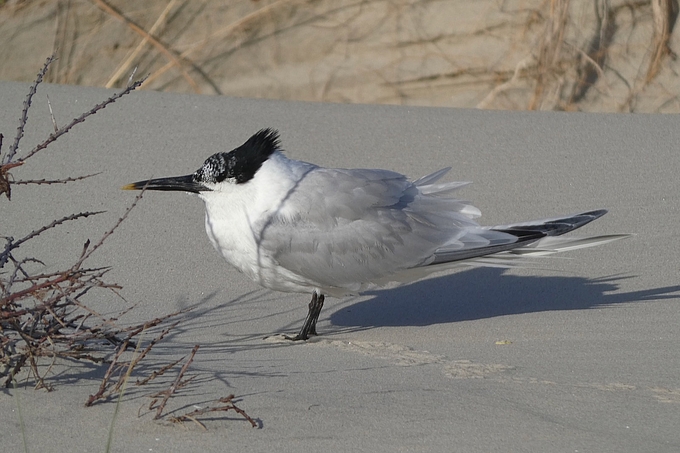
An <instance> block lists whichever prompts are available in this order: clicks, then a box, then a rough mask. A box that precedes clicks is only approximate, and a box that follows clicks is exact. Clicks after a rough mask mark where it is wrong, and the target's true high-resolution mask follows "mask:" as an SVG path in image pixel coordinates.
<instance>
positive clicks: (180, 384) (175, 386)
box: [154, 345, 200, 420]
mask: <svg viewBox="0 0 680 453" xmlns="http://www.w3.org/2000/svg"><path fill="white" fill-rule="evenodd" d="M199 347H200V345H194V347H193V349H192V350H191V354H190V355H189V358H188V359H187V361H186V363H185V364H184V365H183V366H182V369H181V370H180V371H179V373H178V374H177V378H176V379H175V382H173V383H172V385H171V386H170V387H169V388H168V389H167V390H164V391H162V392H159V393H157V394H156V395H157V396H161V395H162V396H163V399H162V400H161V403H160V404H159V405H158V408H156V416H155V417H154V419H156V420H157V419H159V418H161V415H162V414H163V409H165V405H166V404H167V402H168V400H169V399H170V397H171V396H172V395H173V394H174V393H175V392H176V391H177V390H178V389H179V388H181V387H183V386H184V385H186V383H187V382H188V381H189V380H191V379H193V377H191V378H189V379H188V380H185V381H183V380H182V378H183V377H184V373H186V371H187V369H188V368H189V365H191V362H193V361H194V356H195V355H196V352H197V351H198V348H199Z"/></svg>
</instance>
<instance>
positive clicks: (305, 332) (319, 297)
mask: <svg viewBox="0 0 680 453" xmlns="http://www.w3.org/2000/svg"><path fill="white" fill-rule="evenodd" d="M324 300H325V297H324V295H323V294H317V293H316V292H314V293H313V294H312V301H311V302H310V303H309V311H308V312H307V318H305V322H304V323H303V324H302V328H301V329H300V333H298V334H297V335H295V336H294V337H286V338H288V339H289V340H293V341H298V340H308V339H309V336H310V335H317V333H316V322H317V321H318V320H319V315H320V314H321V309H322V308H323V302H324Z"/></svg>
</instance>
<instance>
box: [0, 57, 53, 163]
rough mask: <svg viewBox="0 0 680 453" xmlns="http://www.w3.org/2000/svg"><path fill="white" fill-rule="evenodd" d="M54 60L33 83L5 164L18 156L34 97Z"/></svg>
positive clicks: (44, 67) (47, 61) (48, 63)
mask: <svg viewBox="0 0 680 453" xmlns="http://www.w3.org/2000/svg"><path fill="white" fill-rule="evenodd" d="M54 59H55V57H54V55H52V56H50V57H49V58H47V60H46V61H45V64H44V65H43V67H42V69H41V70H40V72H38V76H37V77H36V79H35V82H33V85H31V88H30V89H29V90H28V94H27V95H26V100H25V101H24V108H23V110H22V111H21V117H20V118H19V127H18V128H17V135H16V137H15V138H14V143H12V146H10V148H9V151H8V153H7V155H6V156H5V158H4V159H3V160H2V163H3V164H8V163H10V162H12V159H13V158H14V155H15V154H16V152H17V149H18V148H19V142H20V141H21V139H22V137H23V136H24V127H26V121H28V109H29V108H30V107H31V100H32V99H33V95H34V94H35V92H36V90H37V89H38V85H39V84H40V82H42V80H43V77H45V73H46V72H47V68H49V66H50V64H51V63H52V62H53V61H54Z"/></svg>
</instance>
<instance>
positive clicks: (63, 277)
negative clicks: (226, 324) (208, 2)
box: [0, 56, 255, 426]
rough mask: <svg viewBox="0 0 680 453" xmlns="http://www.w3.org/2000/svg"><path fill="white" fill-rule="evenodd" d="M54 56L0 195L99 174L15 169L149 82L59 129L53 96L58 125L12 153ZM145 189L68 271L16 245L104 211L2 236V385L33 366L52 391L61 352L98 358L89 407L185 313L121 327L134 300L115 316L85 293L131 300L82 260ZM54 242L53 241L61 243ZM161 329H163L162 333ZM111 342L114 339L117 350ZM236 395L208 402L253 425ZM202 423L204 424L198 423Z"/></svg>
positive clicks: (0, 175)
mask: <svg viewBox="0 0 680 453" xmlns="http://www.w3.org/2000/svg"><path fill="white" fill-rule="evenodd" d="M53 61H54V57H53V56H52V57H50V58H48V59H47V61H46V62H45V65H44V66H43V68H42V70H41V71H40V72H39V74H38V77H37V78H36V81H35V82H34V84H33V85H32V86H31V89H30V91H29V94H28V96H27V97H26V100H25V101H24V108H23V111H22V115H21V118H20V123H19V127H18V129H17V136H16V138H15V141H14V144H13V145H12V147H11V148H10V151H9V152H8V153H7V155H5V157H4V158H3V159H0V162H2V164H1V165H0V194H2V193H5V194H6V196H7V198H8V199H10V196H11V185H12V184H48V185H49V184H63V183H67V182H74V181H80V180H82V179H84V178H87V177H90V176H94V175H87V176H79V177H71V178H64V179H59V180H46V179H41V180H30V181H14V180H13V178H11V175H10V173H9V170H10V169H13V168H17V167H20V166H21V165H23V164H24V163H25V161H26V160H27V159H29V158H30V157H32V156H33V155H35V154H36V153H37V152H39V151H40V150H42V149H45V148H47V147H48V146H49V145H50V144H51V143H52V142H54V141H55V140H57V138H59V137H60V136H62V135H64V134H66V133H68V132H69V131H70V130H71V128H73V126H75V125H76V124H78V123H81V122H83V121H85V119H86V118H87V117H89V116H90V115H93V114H94V113H96V112H97V111H99V110H101V109H103V108H104V107H106V106H107V105H108V104H110V103H112V102H114V101H115V100H117V99H119V98H120V97H122V96H124V95H126V94H128V93H130V92H131V91H133V90H134V89H136V88H137V87H138V86H139V85H141V83H142V82H143V80H140V81H137V82H134V83H132V82H131V81H130V82H129V83H128V86H127V88H126V89H125V90H124V91H122V92H120V93H118V94H115V95H114V96H111V97H110V98H108V99H107V100H106V101H104V102H102V103H100V104H97V105H96V106H95V107H93V108H92V109H90V110H89V111H88V112H86V113H84V114H82V115H80V116H79V117H77V118H75V119H74V120H72V121H71V122H70V123H69V124H67V125H66V126H64V127H62V128H61V129H58V128H57V125H56V120H55V118H54V114H53V113H52V108H51V107H52V106H51V103H50V104H48V105H49V107H50V113H51V118H52V124H53V126H54V130H55V132H54V133H52V134H50V135H49V137H48V138H47V139H46V140H45V141H44V142H43V143H41V144H40V145H38V146H36V147H35V148H34V149H33V150H32V151H31V152H29V153H28V154H26V155H25V156H24V157H22V158H19V159H16V160H14V158H15V155H16V151H17V149H18V146H19V142H20V141H21V139H22V137H23V135H24V128H25V126H26V122H27V119H28V109H29V108H30V106H31V101H32V97H33V95H34V94H35V92H36V90H37V87H38V85H39V84H40V82H42V80H43V77H44V76H45V73H46V71H47V69H48V67H49V65H50V64H51V63H52V62H53ZM48 102H49V101H48ZM2 139H3V136H2V134H0V156H1V151H2ZM143 193H144V192H143V191H142V192H140V194H139V195H138V196H137V197H136V198H135V200H134V202H133V203H132V204H131V205H130V206H129V207H128V208H127V210H126V211H125V212H124V213H123V215H122V216H121V217H120V218H119V219H118V221H117V222H116V223H115V224H114V225H113V227H112V228H111V229H109V230H108V231H107V232H106V233H104V234H103V236H102V237H101V239H100V240H99V241H97V242H96V243H95V244H94V245H91V242H90V241H89V240H87V241H85V242H84V244H83V248H82V251H81V253H80V255H79V256H78V258H77V259H76V260H75V263H74V264H73V265H71V266H70V267H68V268H66V269H64V270H58V271H54V272H47V273H46V272H34V271H33V269H32V268H33V267H34V266H44V264H43V262H42V261H41V260H39V259H38V258H34V257H17V255H16V254H17V250H18V249H19V248H20V247H21V246H22V245H24V244H26V243H27V242H28V241H32V240H37V239H39V238H41V237H42V236H41V234H42V233H44V232H46V231H47V230H51V229H54V228H56V227H58V226H60V225H62V224H64V223H66V222H70V221H75V220H80V219H83V218H86V217H90V216H93V215H96V214H100V213H101V212H89V211H88V212H81V213H78V214H71V215H66V216H64V217H62V218H60V219H57V220H54V221H52V222H50V223H48V224H46V225H44V226H42V227H40V228H37V229H35V230H33V231H31V232H30V233H28V234H27V235H25V236H24V237H22V238H21V239H19V240H14V238H13V237H8V236H5V237H3V236H0V238H2V239H4V240H5V243H4V246H0V380H2V382H0V385H2V386H4V387H9V386H11V385H12V384H13V383H15V382H16V380H17V376H18V375H19V373H20V372H21V371H22V370H24V368H27V370H26V371H27V372H28V376H27V377H26V379H27V380H28V379H29V378H31V377H32V378H33V380H34V382H35V385H36V387H37V388H45V389H47V390H51V389H52V386H51V383H50V382H48V381H47V377H48V376H49V375H50V371H51V368H52V366H53V365H54V364H55V362H56V360H57V359H66V360H85V361H89V362H92V363H94V364H102V363H107V364H108V367H107V369H106V372H105V373H104V377H103V378H102V381H101V383H100V385H99V389H98V391H97V392H96V393H95V394H94V395H90V396H89V398H88V399H87V402H86V405H87V406H90V405H92V404H94V403H95V402H96V401H98V400H105V399H107V398H109V397H110V396H111V395H113V394H114V393H121V392H122V391H123V388H124V385H123V384H124V383H125V382H126V381H127V379H129V378H130V377H131V375H132V372H133V371H135V369H136V368H138V366H139V364H140V362H141V361H142V360H143V359H145V358H146V357H147V356H148V354H149V353H150V351H151V350H152V348H153V347H154V346H155V345H157V344H158V343H159V342H160V341H162V340H163V339H164V338H165V337H166V336H167V335H168V334H169V333H170V332H171V331H173V329H174V328H175V327H177V326H178V324H179V323H180V321H174V322H172V320H174V319H176V318H178V317H180V316H181V315H183V314H184V313H185V312H186V311H187V310H180V311H177V312H174V313H171V314H168V315H165V316H161V317H157V318H155V319H152V320H150V321H145V322H142V323H138V324H135V325H131V326H122V325H119V324H118V318H119V317H121V316H122V315H124V314H126V313H127V312H128V311H130V310H131V309H132V307H129V308H123V309H122V310H120V311H119V312H118V313H117V314H116V315H114V316H111V317H107V316H104V315H102V314H100V313H98V312H97V311H95V310H93V309H92V308H90V307H89V306H88V305H87V304H86V303H85V301H84V300H83V298H84V296H86V295H88V294H90V293H91V292H92V290H94V289H97V290H101V289H104V290H107V291H111V292H113V294H114V295H116V296H117V297H118V298H120V299H121V300H123V301H125V299H123V298H122V296H121V295H120V294H119V293H118V291H117V290H119V289H120V288H121V287H120V286H119V285H117V284H114V283H108V282H106V281H104V277H105V275H106V273H107V272H108V271H109V270H110V268H109V267H96V268H87V267H84V263H85V261H86V260H87V259H89V258H90V257H91V256H92V254H93V253H94V252H95V251H96V250H97V249H99V248H100V247H101V246H102V245H103V244H104V242H105V241H106V240H107V238H108V237H109V236H111V235H112V234H113V233H114V232H115V230H116V229H117V228H118V227H119V226H120V225H121V224H122V223H123V222H124V221H125V219H126V218H127V216H128V215H129V213H130V211H131V210H132V209H134V207H135V206H136V205H137V203H138V202H139V200H140V199H141V197H142V195H143ZM50 245H51V246H54V245H55V244H50ZM6 267H7V268H8V269H6ZM159 330H160V333H158V331H159ZM154 332H155V333H154ZM148 333H153V335H154V336H153V337H152V339H151V341H149V342H148V343H147V344H145V345H144V346H142V337H143V336H144V335H146V334H148ZM111 346H113V351H112V350H111ZM131 347H132V348H135V353H134V354H133V356H132V358H131V359H130V360H128V361H126V360H124V357H125V356H126V351H128V349H130V348H131ZM198 348H199V346H198V345H196V346H195V347H194V348H193V349H192V351H191V354H190V356H189V358H188V359H187V361H186V362H185V363H184V365H183V366H182V368H181V370H180V371H179V374H178V376H177V378H176V379H175V380H174V382H173V383H172V385H171V386H170V387H169V388H168V389H167V390H164V391H162V392H159V393H156V394H155V395H154V396H153V397H154V398H158V397H161V396H162V397H163V399H162V402H161V403H160V405H159V406H158V408H157V411H156V418H160V417H162V416H163V414H162V412H163V409H164V408H165V405H166V404H167V402H168V400H169V399H170V398H171V397H172V396H173V395H174V394H175V393H176V392H177V390H179V389H180V388H183V387H185V386H186V385H188V384H189V383H190V382H191V381H192V380H193V379H194V377H189V378H184V375H185V373H186V371H187V369H188V368H189V365H190V364H191V362H192V361H193V359H194V356H195V354H196V352H197V351H198ZM137 352H139V353H138V354H137ZM45 359H47V364H45V363H44V362H46V360H45ZM182 360H184V358H182V359H179V360H176V361H172V362H171V363H169V364H163V365H161V366H159V367H158V369H156V370H155V371H152V372H150V373H148V374H147V375H146V376H140V378H141V379H140V378H137V382H136V384H137V386H141V385H145V384H147V383H149V382H151V381H152V380H154V379H156V378H157V377H159V376H162V375H163V374H164V373H166V372H167V371H168V370H170V369H171V368H173V367H174V366H176V365H177V364H179V363H180V362H181V361H182ZM45 365H46V369H45ZM232 398H233V395H231V396H230V397H228V398H226V399H224V398H223V399H221V400H220V402H221V403H223V404H231V406H220V407H216V408H208V409H205V410H204V411H226V410H234V411H236V412H238V413H239V414H241V415H242V416H243V417H244V418H246V419H247V420H249V421H250V422H251V424H253V426H255V424H254V422H253V420H252V419H251V418H250V417H249V416H248V415H247V414H246V413H245V412H244V411H243V410H242V409H239V408H237V407H236V406H234V405H233V403H232V402H231V399H232ZM156 401H157V400H156V399H154V402H153V403H152V404H155V402H156ZM197 415H200V414H199V413H197V412H196V411H194V412H193V413H190V414H186V415H185V416H182V417H184V418H182V417H180V418H178V419H177V420H180V421H181V420H184V419H193V418H194V417H196V416H197ZM197 423H199V424H200V422H197Z"/></svg>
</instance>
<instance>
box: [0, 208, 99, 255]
mask: <svg viewBox="0 0 680 453" xmlns="http://www.w3.org/2000/svg"><path fill="white" fill-rule="evenodd" d="M103 212H104V211H94V212H92V211H87V212H81V213H79V214H71V215H67V216H64V217H62V218H61V219H57V220H54V221H52V222H51V223H49V224H48V225H45V226H43V227H41V228H38V229H37V230H34V231H31V232H30V233H29V234H28V235H26V236H25V237H23V238H21V239H19V240H18V241H9V242H8V243H7V244H6V245H5V250H4V251H3V252H2V253H0V268H2V267H3V266H4V265H5V264H6V263H7V259H8V258H9V254H10V252H11V251H12V250H14V249H16V248H17V247H19V246H20V245H21V244H23V243H25V242H26V241H28V240H30V239H33V238H34V237H36V236H38V235H39V234H41V233H44V232H45V231H47V230H49V229H51V228H54V227H56V226H57V225H61V224H62V223H65V222H68V221H71V220H76V219H80V218H84V217H89V216H91V215H97V214H101V213H103Z"/></svg>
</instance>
